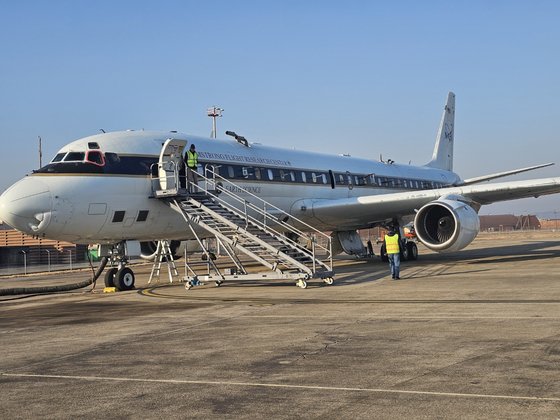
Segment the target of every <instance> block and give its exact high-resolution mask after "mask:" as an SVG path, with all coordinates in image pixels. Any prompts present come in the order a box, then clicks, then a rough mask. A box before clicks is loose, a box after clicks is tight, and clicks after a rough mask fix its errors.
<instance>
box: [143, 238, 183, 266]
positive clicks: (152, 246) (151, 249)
mask: <svg viewBox="0 0 560 420" xmlns="http://www.w3.org/2000/svg"><path fill="white" fill-rule="evenodd" d="M180 245H181V241H171V243H170V244H169V248H171V252H172V253H173V258H174V259H177V258H179V257H181V255H182V253H181V251H182V250H180V249H179V248H182V247H180ZM156 250H157V242H156V241H148V242H140V252H141V253H140V257H141V258H142V259H144V260H148V261H154V260H155V258H156Z"/></svg>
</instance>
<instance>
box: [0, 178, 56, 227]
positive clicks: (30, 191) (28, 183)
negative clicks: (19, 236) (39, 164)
mask: <svg viewBox="0 0 560 420" xmlns="http://www.w3.org/2000/svg"><path fill="white" fill-rule="evenodd" d="M51 211H52V196H51V193H50V191H49V187H48V185H47V184H45V183H44V182H42V181H40V180H38V179H36V178H35V177H30V176H28V177H25V178H23V179H22V180H20V181H18V182H16V183H15V184H14V185H12V186H11V187H10V188H8V189H7V190H6V191H4V193H3V194H2V195H1V196H0V219H1V220H2V221H4V222H6V223H7V224H9V225H10V226H12V227H13V228H15V229H17V230H19V231H21V232H24V233H28V234H30V235H38V234H40V233H43V232H44V231H45V229H46V227H47V225H48V224H49V222H50V220H51Z"/></svg>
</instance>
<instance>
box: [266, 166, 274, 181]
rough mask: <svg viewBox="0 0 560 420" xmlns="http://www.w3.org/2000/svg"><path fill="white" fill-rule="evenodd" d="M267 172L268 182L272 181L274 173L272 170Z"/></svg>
mask: <svg viewBox="0 0 560 420" xmlns="http://www.w3.org/2000/svg"><path fill="white" fill-rule="evenodd" d="M267 172H268V179H269V180H270V181H272V180H274V173H273V172H272V169H269V170H267Z"/></svg>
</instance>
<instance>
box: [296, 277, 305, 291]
mask: <svg viewBox="0 0 560 420" xmlns="http://www.w3.org/2000/svg"><path fill="white" fill-rule="evenodd" d="M296 286H297V287H301V288H302V289H307V282H306V281H305V280H303V279H299V280H298V281H297V283H296Z"/></svg>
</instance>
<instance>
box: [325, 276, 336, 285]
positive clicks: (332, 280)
mask: <svg viewBox="0 0 560 420" xmlns="http://www.w3.org/2000/svg"><path fill="white" fill-rule="evenodd" d="M323 281H324V282H325V283H327V284H328V285H331V284H333V283H334V279H333V278H332V277H327V278H325V279H323Z"/></svg>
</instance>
